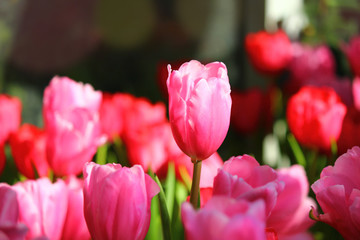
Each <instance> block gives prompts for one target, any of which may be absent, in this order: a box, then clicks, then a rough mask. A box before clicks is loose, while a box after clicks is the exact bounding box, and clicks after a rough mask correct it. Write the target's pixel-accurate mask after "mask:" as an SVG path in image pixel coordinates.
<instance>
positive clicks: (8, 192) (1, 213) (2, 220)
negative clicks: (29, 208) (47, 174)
mask: <svg viewBox="0 0 360 240" xmlns="http://www.w3.org/2000/svg"><path fill="white" fill-rule="evenodd" d="M18 218H19V206H18V201H17V198H16V192H15V191H14V190H13V189H11V187H10V186H9V185H7V184H6V183H0V239H2V240H21V239H24V238H25V235H26V232H27V231H28V229H27V227H26V226H25V224H23V223H18Z"/></svg>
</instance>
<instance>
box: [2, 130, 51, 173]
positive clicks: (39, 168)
mask: <svg viewBox="0 0 360 240" xmlns="http://www.w3.org/2000/svg"><path fill="white" fill-rule="evenodd" d="M9 142H10V147H11V153H12V156H13V158H14V161H15V164H16V167H17V169H18V170H19V172H20V173H22V174H23V175H24V176H25V177H27V178H31V179H35V177H36V175H35V171H34V169H35V170H36V173H37V174H38V176H40V177H46V176H48V173H49V165H48V162H47V159H46V152H45V148H46V134H45V131H44V130H43V129H40V128H38V127H36V126H34V125H31V124H24V125H22V126H21V127H20V128H19V129H18V130H17V131H16V132H14V133H12V134H11V135H10V140H9Z"/></svg>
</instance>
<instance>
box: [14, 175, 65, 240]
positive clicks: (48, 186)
mask: <svg viewBox="0 0 360 240" xmlns="http://www.w3.org/2000/svg"><path fill="white" fill-rule="evenodd" d="M13 189H14V190H15V191H16V193H17V200H18V202H19V221H20V222H23V223H25V224H26V226H27V227H28V228H29V232H28V233H27V235H26V239H33V238H37V237H43V238H44V237H47V238H49V239H52V240H56V239H61V236H62V230H63V226H64V222H65V217H66V212H67V206H68V191H67V187H66V185H65V183H64V181H62V180H61V179H58V180H57V181H56V182H55V183H51V182H50V180H49V179H48V178H40V179H37V180H27V181H25V182H19V183H16V184H15V185H14V186H13Z"/></svg>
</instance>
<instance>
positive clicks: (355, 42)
mask: <svg viewBox="0 0 360 240" xmlns="http://www.w3.org/2000/svg"><path fill="white" fill-rule="evenodd" d="M341 47H342V49H343V51H344V53H345V55H346V57H347V59H348V61H349V63H350V67H351V70H352V72H353V74H354V75H355V76H360V55H359V54H360V36H355V37H353V38H352V39H351V40H350V42H349V43H348V44H343V45H342V46H341Z"/></svg>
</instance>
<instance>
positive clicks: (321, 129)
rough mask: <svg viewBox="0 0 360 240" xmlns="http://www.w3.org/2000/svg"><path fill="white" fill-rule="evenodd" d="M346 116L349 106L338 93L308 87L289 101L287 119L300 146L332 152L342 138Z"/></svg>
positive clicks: (326, 89) (328, 89) (327, 89)
mask: <svg viewBox="0 0 360 240" xmlns="http://www.w3.org/2000/svg"><path fill="white" fill-rule="evenodd" d="M345 113H346V106H345V105H344V104H343V103H342V102H341V100H340V98H339V96H338V95H337V94H336V93H335V91H334V90H332V89H330V88H326V87H322V88H317V87H310V86H307V87H303V88H301V89H300V91H299V92H298V93H297V94H295V95H293V96H292V97H291V98H290V100H289V101H288V106H287V111H286V118H287V122H288V124H289V128H290V131H291V132H292V133H293V134H294V136H295V138H296V139H297V140H298V141H299V143H300V144H302V145H304V146H307V147H310V148H317V149H321V150H324V151H329V150H330V147H331V143H332V141H337V140H338V138H339V136H340V132H341V126H342V122H343V119H344V116H345Z"/></svg>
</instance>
